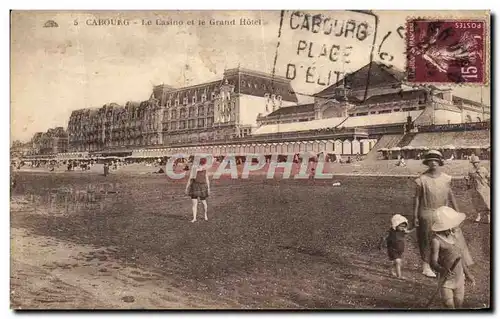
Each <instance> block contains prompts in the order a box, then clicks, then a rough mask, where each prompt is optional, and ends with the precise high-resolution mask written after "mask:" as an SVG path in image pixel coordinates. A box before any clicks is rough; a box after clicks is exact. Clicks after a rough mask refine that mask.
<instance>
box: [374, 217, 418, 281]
mask: <svg viewBox="0 0 500 319" xmlns="http://www.w3.org/2000/svg"><path fill="white" fill-rule="evenodd" d="M413 230H414V229H412V230H408V219H406V217H404V216H402V215H400V214H396V215H394V216H392V218H391V228H390V229H389V231H388V232H387V236H386V237H384V238H382V241H381V243H380V246H379V248H380V249H381V248H382V244H383V242H384V241H385V242H386V244H387V255H388V256H389V260H391V261H392V263H393V268H392V275H393V276H395V277H397V278H403V275H402V273H401V266H402V262H403V253H404V252H405V237H406V234H408V233H411V232H412V231H413Z"/></svg>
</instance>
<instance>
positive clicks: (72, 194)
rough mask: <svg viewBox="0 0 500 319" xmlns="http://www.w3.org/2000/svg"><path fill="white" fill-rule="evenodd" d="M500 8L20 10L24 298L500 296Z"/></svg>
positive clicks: (299, 302) (487, 306)
mask: <svg viewBox="0 0 500 319" xmlns="http://www.w3.org/2000/svg"><path fill="white" fill-rule="evenodd" d="M490 28H491V22H490V13H489V12H488V11H439V12H435V11H376V10H363V11H308V10H278V11H12V12H11V43H10V44H11V53H10V54H11V148H10V159H11V163H10V164H11V166H10V169H11V170H10V172H11V180H10V201H11V202H10V216H11V217H10V238H11V252H10V253H11V254H10V262H11V274H10V295H11V308H12V309H15V310H27V309H69V310H76V309H163V310H168V309H283V310H287V309H329V310H341V309H350V310H373V309H377V310H396V309H410V310H421V309H460V308H465V309H475V310H478V311H479V310H491V309H492V308H491V307H492V301H491V299H490V298H491V278H492V269H491V267H490V265H491V264H490V262H491V227H490V187H491V182H490V180H491V179H490V158H491V142H490V139H491V134H490V129H491V126H492V125H491V119H490V114H491V112H490V110H491V102H490V101H491V95H490V94H491V88H490V82H491V81H490V77H491V70H490V68H491V67H490V66H491V64H492V61H491V59H493V56H492V55H491V54H490V43H491V38H490V34H491V32H490Z"/></svg>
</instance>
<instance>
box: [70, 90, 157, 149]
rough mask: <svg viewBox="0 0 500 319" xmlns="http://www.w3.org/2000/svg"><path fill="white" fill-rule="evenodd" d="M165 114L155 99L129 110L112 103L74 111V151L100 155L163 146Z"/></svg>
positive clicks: (130, 107)
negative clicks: (115, 150)
mask: <svg viewBox="0 0 500 319" xmlns="http://www.w3.org/2000/svg"><path fill="white" fill-rule="evenodd" d="M162 116H163V112H162V109H161V107H160V106H159V104H158V100H157V99H155V98H154V97H153V96H152V97H151V98H150V99H149V100H147V101H143V102H127V103H126V104H125V106H121V105H118V104H116V103H110V104H106V105H104V106H102V107H101V108H96V109H82V110H76V111H73V112H72V114H71V116H70V119H69V123H68V133H69V145H70V151H78V152H83V151H100V150H104V149H122V148H127V147H138V146H153V145H162V143H163V135H162V125H161V123H162Z"/></svg>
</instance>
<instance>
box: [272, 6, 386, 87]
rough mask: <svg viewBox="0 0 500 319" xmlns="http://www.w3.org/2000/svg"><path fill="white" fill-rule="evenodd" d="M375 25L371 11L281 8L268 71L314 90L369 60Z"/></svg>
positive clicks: (371, 56) (373, 43) (376, 22)
mask: <svg viewBox="0 0 500 319" xmlns="http://www.w3.org/2000/svg"><path fill="white" fill-rule="evenodd" d="M377 26H378V17H377V16H376V15H375V14H373V13H371V12H359V11H300V10H285V11H282V12H281V19H280V25H279V30H278V43H277V48H276V52H275V56H274V65H273V71H272V74H273V75H276V76H281V77H284V78H286V79H288V80H290V81H291V83H292V86H293V87H294V90H295V93H296V94H299V95H309V94H314V93H317V92H319V91H321V90H323V89H325V88H327V87H328V86H330V85H332V84H334V83H337V82H338V81H339V80H341V79H342V78H343V77H344V75H345V74H348V73H351V72H354V71H355V70H357V69H359V68H360V67H362V66H364V65H367V64H368V63H370V62H371V61H372V60H373V57H374V47H375V41H376V38H377Z"/></svg>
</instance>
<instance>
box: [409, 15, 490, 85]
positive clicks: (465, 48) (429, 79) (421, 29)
mask: <svg viewBox="0 0 500 319" xmlns="http://www.w3.org/2000/svg"><path fill="white" fill-rule="evenodd" d="M406 27H407V57H406V58H407V68H406V72H407V79H408V82H412V83H462V84H466V83H478V84H479V83H485V82H487V74H488V73H487V55H486V51H487V50H486V40H487V39H486V38H487V28H488V24H487V22H486V20H482V19H446V20H438V19H421V18H419V19H410V20H408V21H407V25H406Z"/></svg>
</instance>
